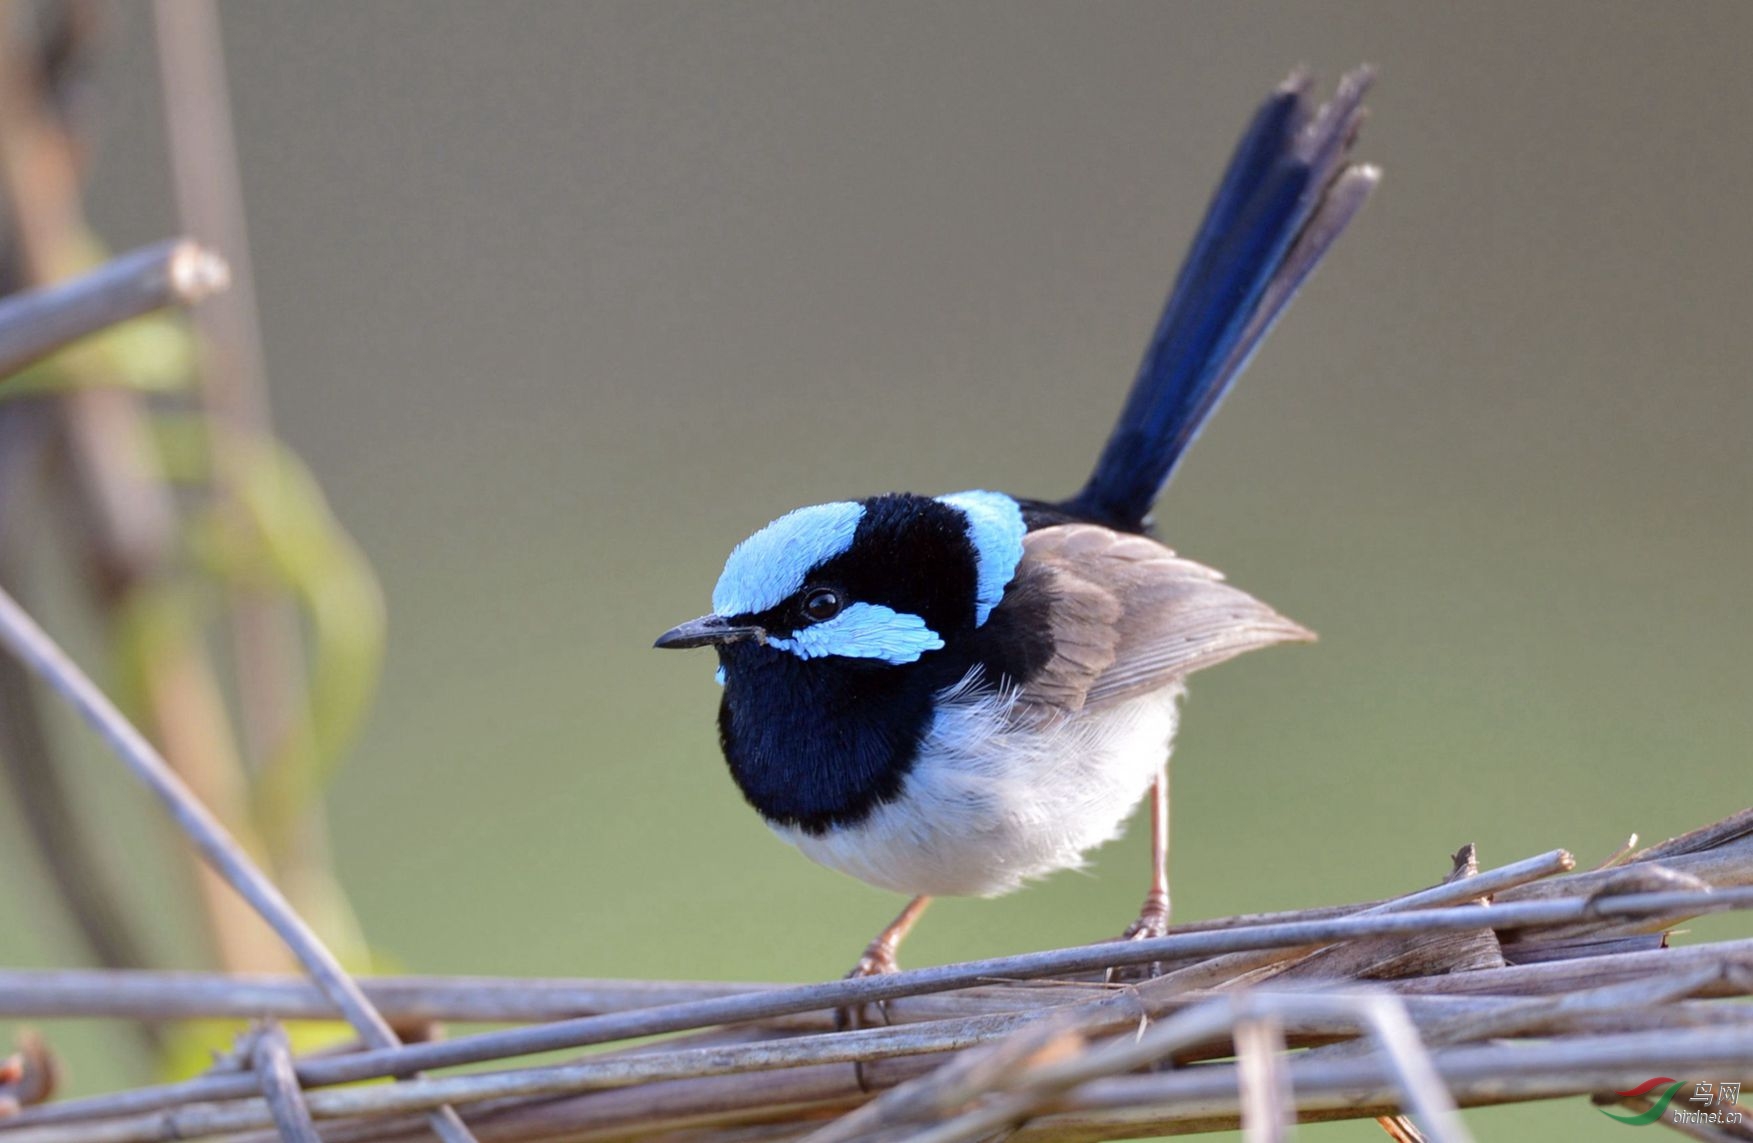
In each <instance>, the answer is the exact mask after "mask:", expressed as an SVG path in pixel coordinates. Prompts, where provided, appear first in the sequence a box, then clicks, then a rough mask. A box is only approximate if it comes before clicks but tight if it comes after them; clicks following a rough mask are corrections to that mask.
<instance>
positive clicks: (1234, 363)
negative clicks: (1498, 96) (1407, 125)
mask: <svg viewBox="0 0 1753 1143" xmlns="http://www.w3.org/2000/svg"><path fill="white" fill-rule="evenodd" d="M1373 78H1374V76H1373V74H1372V73H1371V72H1370V70H1369V69H1368V68H1359V69H1357V70H1356V71H1353V72H1351V73H1350V74H1348V75H1346V76H1345V77H1344V78H1343V79H1341V80H1340V83H1339V90H1338V92H1337V94H1336V95H1335V96H1334V98H1333V101H1332V102H1331V103H1329V104H1327V105H1325V106H1323V107H1321V108H1319V109H1318V110H1312V109H1311V107H1310V104H1309V98H1308V91H1309V79H1308V76H1307V75H1305V74H1304V73H1302V72H1300V71H1298V72H1295V73H1293V74H1292V75H1291V77H1290V78H1289V79H1288V80H1286V81H1285V82H1284V83H1283V84H1282V85H1281V86H1280V87H1279V88H1278V90H1277V91H1275V92H1273V94H1272V97H1271V98H1270V99H1268V100H1267V101H1266V103H1265V105H1264V106H1262V107H1261V108H1260V110H1259V112H1258V113H1256V114H1255V116H1254V121H1253V122H1252V123H1251V124H1250V125H1249V127H1248V130H1247V132H1246V133H1245V134H1244V135H1243V136H1242V139H1241V142H1240V143H1238V144H1237V146H1236V151H1235V154H1234V156H1233V157H1232V158H1231V159H1230V166H1229V170H1228V171H1227V172H1225V174H1224V178H1223V182H1222V183H1221V184H1219V186H1218V188H1217V193H1216V194H1215V195H1214V196H1213V197H1212V200H1211V205H1210V206H1209V207H1208V208H1207V209H1206V213H1205V220H1204V222H1203V223H1201V225H1200V227H1199V233H1198V236H1197V237H1195V238H1194V240H1193V247H1192V249H1191V250H1190V251H1189V252H1188V255H1187V261H1186V263H1185V264H1184V265H1183V266H1182V267H1181V273H1180V276H1179V277H1177V278H1176V280H1175V288H1174V289H1173V290H1172V291H1171V292H1170V294H1169V300H1168V304H1167V305H1166V306H1165V307H1164V308H1163V315H1162V317H1161V318H1160V319H1158V321H1157V327H1156V332H1155V333H1154V334H1153V335H1152V336H1151V340H1150V345H1149V346H1148V347H1147V348H1146V349H1145V352H1144V361H1143V362H1142V363H1141V364H1140V365H1139V369H1138V378H1137V380H1135V381H1134V382H1133V383H1132V392H1131V393H1130V394H1129V395H1128V396H1127V398H1126V407H1125V408H1124V409H1122V410H1121V412H1120V419H1119V421H1118V422H1117V423H1116V424H1115V426H1114V431H1113V433H1112V434H1111V435H1110V436H1109V437H1108V443H1107V444H1106V446H1104V447H1103V449H1102V455H1101V458H1100V459H1099V460H1098V461H1097V462H1096V468H1095V471H1094V472H1093V473H1091V474H1090V479H1089V483H1088V484H1086V485H1084V488H1083V491H1081V492H1079V493H1078V494H1077V495H1076V496H1074V497H1072V498H1071V499H1070V500H1068V501H1066V502H1065V505H1064V507H1065V508H1066V509H1068V510H1069V511H1071V512H1074V513H1076V514H1078V515H1080V516H1084V517H1088V518H1092V519H1095V520H1100V521H1102V522H1103V523H1107V524H1112V525H1115V526H1117V527H1121V528H1127V529H1138V528H1142V527H1143V526H1144V524H1145V521H1146V517H1147V516H1148V515H1149V512H1150V508H1151V505H1152V504H1153V503H1155V501H1156V498H1157V496H1158V494H1159V493H1160V492H1161V491H1162V488H1163V486H1164V485H1165V484H1167V483H1168V480H1169V476H1170V474H1171V473H1173V472H1174V469H1175V464H1176V463H1177V462H1178V461H1179V460H1180V459H1181V454H1182V453H1184V452H1186V451H1187V446H1188V445H1190V444H1192V443H1193V440H1194V438H1195V437H1197V436H1198V435H1199V430H1200V429H1201V428H1202V427H1204V425H1205V421H1206V418H1208V417H1210V416H1211V413H1212V411H1213V410H1214V409H1216V408H1217V405H1218V402H1219V401H1221V400H1223V395H1224V394H1225V393H1226V392H1227V391H1228V390H1229V387H1230V383H1231V382H1233V381H1234V380H1235V378H1236V375H1237V374H1238V373H1240V372H1241V371H1242V369H1243V368H1244V367H1245V366H1246V365H1247V364H1248V359H1249V358H1250V357H1252V356H1253V354H1254V350H1255V349H1257V348H1259V345H1260V342H1261V340H1262V339H1264V338H1265V336H1266V333H1267V331H1268V330H1270V329H1271V328H1272V323H1273V322H1274V321H1276V320H1277V318H1278V315H1279V314H1280V313H1282V312H1283V310H1284V307H1285V305H1286V304H1287V303H1288V302H1289V301H1290V299H1291V298H1292V297H1293V296H1294V295H1295V294H1296V292H1297V289H1298V288H1299V287H1301V286H1302V284H1303V282H1304V281H1305V280H1306V279H1307V278H1308V276H1309V274H1310V272H1311V271H1313V270H1314V268H1315V265H1316V263H1318V262H1319V261H1320V260H1321V256H1322V255H1323V254H1325V253H1326V252H1327V248H1328V247H1329V246H1331V245H1332V244H1333V240H1334V239H1336V238H1338V237H1339V234H1340V232H1341V231H1343V230H1344V229H1345V226H1346V224H1347V223H1348V222H1350V221H1351V219H1352V216H1353V215H1355V214H1356V213H1357V211H1358V208H1359V207H1361V206H1362V205H1363V202H1364V199H1366V198H1367V197H1368V196H1369V193H1370V191H1371V189H1373V188H1374V187H1375V184H1376V181H1377V180H1378V179H1379V178H1380V172H1378V171H1377V170H1376V168H1374V167H1370V166H1363V165H1355V164H1352V163H1350V162H1349V161H1348V158H1349V152H1350V149H1351V144H1352V141H1353V139H1354V138H1355V137H1356V134H1357V130H1358V127H1359V125H1360V124H1361V123H1362V121H1363V116H1364V110H1363V96H1364V93H1365V92H1366V91H1367V90H1368V89H1369V86H1370V82H1371V80H1372V79H1373Z"/></svg>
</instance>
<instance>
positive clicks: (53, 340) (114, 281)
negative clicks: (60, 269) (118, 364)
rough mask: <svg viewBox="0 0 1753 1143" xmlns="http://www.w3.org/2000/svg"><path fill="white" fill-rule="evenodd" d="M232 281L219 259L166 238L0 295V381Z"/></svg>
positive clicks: (184, 241)
mask: <svg viewBox="0 0 1753 1143" xmlns="http://www.w3.org/2000/svg"><path fill="white" fill-rule="evenodd" d="M229 282H230V270H229V269H228V268H227V266H226V264H225V260H224V259H223V258H221V257H220V256H219V255H218V254H215V253H214V252H212V251H211V250H206V249H203V248H202V247H200V246H198V245H196V244H195V243H193V242H191V241H189V240H188V239H186V238H171V239H166V240H165V241H163V242H157V243H154V244H153V245H151V246H143V247H141V248H140V249H138V250H133V251H130V252H129V253H127V254H123V255H120V256H118V257H116V258H113V259H111V260H110V261H108V262H105V263H104V264H103V265H101V266H99V267H98V268H97V269H95V270H93V271H91V272H90V273H88V274H83V275H81V276H79V277H77V278H74V279H73V280H71V281H68V282H63V283H61V284H59V285H54V286H43V287H40V288H38V289H34V290H26V291H24V292H22V293H17V294H12V295H10V296H8V297H5V298H0V383H3V382H4V381H5V380H6V378H8V377H10V376H12V375H13V374H14V373H17V372H18V371H19V370H21V369H23V368H24V367H25V366H27V365H30V364H32V363H33V362H36V361H40V360H42V359H43V358H45V357H47V356H49V355H50V354H52V353H55V352H57V351H58V350H61V349H64V348H66V347H67V346H68V345H71V344H72V343H73V342H75V341H78V340H79V339H80V338H82V337H87V336H89V335H91V334H94V333H97V332H99V331H101V330H105V329H108V328H109V327H110V326H113V325H116V324H118V323H120V322H124V321H127V320H128V319H129V318H136V317H140V316H141V315H143V314H149V313H152V312H153V311H155V310H161V309H165V308H168V307H170V306H187V305H192V304H194V303H195V302H198V301H200V300H201V299H202V298H205V297H208V296H210V295H212V294H214V293H217V292H218V291H220V290H223V289H225V287H226V285H227V284H228V283H229Z"/></svg>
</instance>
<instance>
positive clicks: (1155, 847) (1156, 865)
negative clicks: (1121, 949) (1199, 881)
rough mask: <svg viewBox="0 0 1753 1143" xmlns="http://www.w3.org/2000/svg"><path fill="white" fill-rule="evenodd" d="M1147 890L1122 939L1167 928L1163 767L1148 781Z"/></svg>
mask: <svg viewBox="0 0 1753 1143" xmlns="http://www.w3.org/2000/svg"><path fill="white" fill-rule="evenodd" d="M1150 859H1151V864H1150V892H1148V893H1146V894H1145V895H1144V904H1143V905H1141V906H1140V907H1139V910H1138V920H1136V921H1134V922H1132V924H1131V925H1130V926H1128V927H1127V929H1126V932H1125V934H1124V937H1123V939H1125V940H1129V941H1130V940H1144V939H1145V938H1147V937H1160V936H1163V935H1164V934H1165V933H1167V932H1168V931H1169V771H1168V767H1166V766H1165V767H1163V769H1162V770H1161V771H1159V772H1158V773H1157V776H1156V780H1155V781H1154V782H1152V783H1151V784H1150Z"/></svg>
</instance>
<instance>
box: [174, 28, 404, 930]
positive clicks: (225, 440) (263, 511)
mask: <svg viewBox="0 0 1753 1143" xmlns="http://www.w3.org/2000/svg"><path fill="white" fill-rule="evenodd" d="M153 18H154V26H155V28H156V31H157V36H158V54H159V71H160V76H161V79H162V86H163V90H164V106H165V121H166V128H167V134H168V137H169V140H170V151H171V170H172V174H173V179H174V183H175V190H176V199H177V209H178V212H179V214H180V216H181V222H182V229H183V232H184V233H186V234H189V235H191V236H193V237H195V238H197V239H199V240H201V241H204V242H207V243H208V244H210V245H212V246H214V247H216V248H218V249H220V250H223V251H224V252H225V253H226V256H227V259H228V261H229V262H230V264H231V268H232V288H231V289H230V290H229V291H228V292H227V293H226V294H225V295H224V296H222V297H219V298H216V299H214V301H213V303H212V304H210V305H206V306H203V307H201V308H200V309H198V310H197V311H196V312H195V334H196V346H197V374H198V377H199V380H200V385H199V393H200V401H201V405H202V407H203V410H204V413H205V416H206V420H207V432H206V439H207V442H208V446H209V449H210V455H209V466H210V471H209V480H210V483H211V486H212V490H213V492H214V501H213V504H214V509H213V511H214V523H215V524H216V528H215V531H216V532H217V533H219V534H220V543H219V544H218V545H216V546H215V548H214V549H212V550H213V551H215V552H217V553H218V554H220V555H221V556H222V557H225V556H229V557H230V558H228V559H224V566H223V567H222V569H221V570H222V571H225V572H228V573H229V574H228V575H227V576H226V578H227V580H228V584H227V586H228V587H229V589H230V593H231V604H232V606H231V612H230V621H231V626H232V633H233V648H234V653H235V661H236V666H237V674H238V694H239V713H240V725H241V726H242V729H243V740H244V743H245V746H246V756H245V757H246V761H247V762H248V764H249V766H250V770H251V772H252V774H253V776H254V787H255V788H254V796H253V798H252V809H253V819H254V823H255V825H256V827H257V829H258V831H259V834H260V836H261V837H262V839H263V844H264V845H265V847H266V849H267V853H268V856H269V857H270V859H271V860H272V861H273V862H274V863H275V866H276V868H277V870H278V873H279V878H280V881H281V883H282V884H283V885H285V886H286V887H287V890H288V892H289V893H290V894H291V895H292V898H293V900H294V901H295V902H297V903H298V905H299V906H300V909H301V911H302V912H304V913H305V915H307V916H311V917H314V918H316V919H317V924H318V928H319V930H321V931H324V932H325V933H326V935H327V936H328V937H329V938H330V940H331V941H335V942H338V943H339V944H340V947H342V948H343V949H355V950H360V951H363V942H362V941H361V940H360V938H359V937H358V934H357V928H358V926H357V924H356V922H355V920H354V918H353V916H352V913H351V911H350V910H349V909H348V908H347V905H346V899H345V897H344V895H343V894H342V893H341V892H340V890H339V889H338V887H337V886H336V885H335V883H334V881H333V878H332V877H331V876H330V875H329V867H330V866H329V860H328V836H327V828H326V822H325V819H324V815H323V813H322V807H321V804H320V802H319V801H318V799H317V795H318V794H319V793H320V791H321V788H322V786H323V784H324V780H325V778H326V776H327V773H328V770H329V768H330V766H331V765H332V763H333V762H334V761H335V759H336V758H337V757H338V756H339V754H340V752H341V751H342V749H343V748H344V747H345V745H346V743H347V741H348V740H349V739H350V737H351V735H352V732H353V731H354V729H356V727H357V724H358V722H359V721H360V720H361V718H362V717H363V714H364V711H365V708H366V706H367V705H368V703H369V699H370V695H371V691H372V689H373V684H374V682H375V678H376V674H377V668H378V663H379V661H380V659H381V654H382V638H383V609H382V602H381V599H380V597H379V595H378V592H377V585H376V581H375V579H374V577H373V576H372V575H371V573H370V570H369V567H368V565H367V564H366V562H365V560H364V558H363V556H361V555H360V554H359V553H358V552H357V550H356V549H355V548H354V547H353V545H352V544H351V542H350V541H348V540H347V538H346V537H345V535H344V533H342V532H341V530H340V529H339V527H337V526H336V525H335V524H334V521H333V520H332V519H331V518H329V516H328V513H327V510H326V508H325V507H324V506H323V504H322V497H321V493H320V491H319V490H318V489H317V487H316V485H315V482H314V481H311V480H310V479H309V477H308V475H307V474H306V473H305V472H304V471H303V469H302V467H301V466H300V465H298V463H297V462H296V460H295V458H293V457H292V456H291V454H289V453H286V452H284V451H283V450H280V449H277V448H275V447H274V445H273V427H272V423H271V416H270V411H269V405H268V398H267V377H266V367H265V363H264V360H263V353H262V340H261V328H260V323H259V320H258V313H257V308H256V295H255V276H254V271H253V269H252V266H251V261H250V252H249V235H248V230H247V227H246V225H245V219H244V205H243V188H242V184H241V178H240V172H239V165H238V160H237V147H236V133H235V131H234V129H233V125H232V120H231V98H230V92H229V89H228V86H227V82H226V75H225V53H224V43H223V40H222V38H221V35H220V27H219V14H218V11H217V8H216V6H215V5H214V4H213V3H212V0H159V2H158V3H157V4H156V6H155V7H154V9H153ZM240 536H241V537H242V539H243V544H242V545H239V544H238V543H236V542H235V540H236V539H237V538H238V537H240ZM225 537H230V538H231V540H232V541H233V542H226V539H225ZM240 546H241V547H244V548H253V549H254V551H253V553H240V551H239V548H240ZM240 555H241V556H242V557H243V558H238V557H239V556H240ZM251 555H253V556H254V557H255V558H253V559H252V558H250V556H251ZM264 571H265V572H266V573H267V574H266V575H263V574H260V573H262V572H264ZM288 592H290V593H291V594H292V595H293V596H294V597H296V598H297V599H299V600H300V601H301V602H303V603H304V605H305V608H306V612H307V614H308V615H309V617H310V620H311V625H312V630H313V634H314V637H315V646H316V650H317V660H318V661H317V664H316V666H317V672H316V675H315V681H316V690H315V694H314V695H313V694H312V693H311V690H310V688H309V687H307V685H306V680H307V674H306V670H305V663H304V656H303V654H302V650H301V645H300V643H299V637H298V630H297V626H296V616H295V615H294V613H293V611H292V609H291V607H290V606H289V605H288V603H287V602H286V593H288Z"/></svg>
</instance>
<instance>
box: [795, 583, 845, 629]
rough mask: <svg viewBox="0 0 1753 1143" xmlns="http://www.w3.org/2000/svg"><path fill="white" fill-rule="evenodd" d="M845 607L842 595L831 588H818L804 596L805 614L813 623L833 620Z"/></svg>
mask: <svg viewBox="0 0 1753 1143" xmlns="http://www.w3.org/2000/svg"><path fill="white" fill-rule="evenodd" d="M843 606H845V605H844V604H843V603H841V601H840V593H839V592H837V591H835V590H834V589H833V588H831V587H818V588H816V590H814V591H812V592H810V593H809V594H808V595H806V596H804V600H803V613H804V615H805V616H807V617H808V618H809V620H810V622H812V623H820V622H822V620H824V619H832V618H834V616H836V615H838V614H840V609H841V608H842V607H843Z"/></svg>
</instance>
